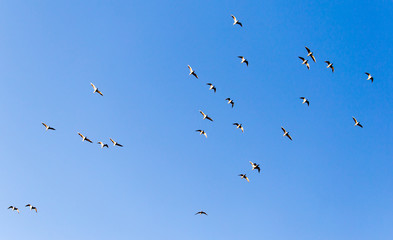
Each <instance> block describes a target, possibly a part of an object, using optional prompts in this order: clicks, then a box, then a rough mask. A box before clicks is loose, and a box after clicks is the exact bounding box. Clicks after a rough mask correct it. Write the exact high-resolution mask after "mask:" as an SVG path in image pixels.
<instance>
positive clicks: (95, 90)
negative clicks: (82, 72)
mask: <svg viewBox="0 0 393 240" xmlns="http://www.w3.org/2000/svg"><path fill="white" fill-rule="evenodd" d="M90 84H91V86H92V87H93V88H94V92H93V93H98V94H100V95H101V96H104V95H103V94H102V92H101V91H100V90H98V88H96V86H94V84H93V83H90Z"/></svg>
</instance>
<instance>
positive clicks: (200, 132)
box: [195, 130, 207, 138]
mask: <svg viewBox="0 0 393 240" xmlns="http://www.w3.org/2000/svg"><path fill="white" fill-rule="evenodd" d="M195 132H199V135H202V134H203V135H205V137H206V138H207V134H206V132H205V131H203V130H195Z"/></svg>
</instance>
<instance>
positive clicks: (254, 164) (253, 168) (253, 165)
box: [250, 161, 261, 172]
mask: <svg viewBox="0 0 393 240" xmlns="http://www.w3.org/2000/svg"><path fill="white" fill-rule="evenodd" d="M250 164H251V166H252V170H255V169H256V170H258V172H261V168H260V167H259V164H257V163H253V162H251V161H250Z"/></svg>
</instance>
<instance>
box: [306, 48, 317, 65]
mask: <svg viewBox="0 0 393 240" xmlns="http://www.w3.org/2000/svg"><path fill="white" fill-rule="evenodd" d="M305 48H306V50H307V53H308V54H307V57H311V58H312V60H313V61H314V62H317V61H316V60H315V57H314V53H313V52H311V50H310V49H309V48H308V47H305Z"/></svg>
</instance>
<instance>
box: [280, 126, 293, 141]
mask: <svg viewBox="0 0 393 240" xmlns="http://www.w3.org/2000/svg"><path fill="white" fill-rule="evenodd" d="M281 129H282V131H283V132H284V135H283V136H284V137H285V136H287V137H288V138H289V139H291V140H292V138H291V135H289V132H287V130H285V129H284V128H283V127H281Z"/></svg>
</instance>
